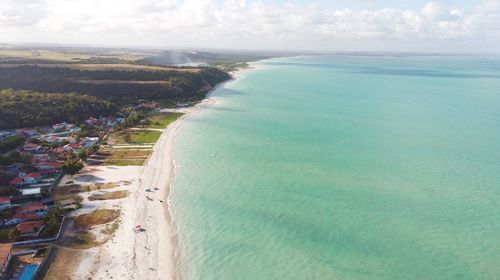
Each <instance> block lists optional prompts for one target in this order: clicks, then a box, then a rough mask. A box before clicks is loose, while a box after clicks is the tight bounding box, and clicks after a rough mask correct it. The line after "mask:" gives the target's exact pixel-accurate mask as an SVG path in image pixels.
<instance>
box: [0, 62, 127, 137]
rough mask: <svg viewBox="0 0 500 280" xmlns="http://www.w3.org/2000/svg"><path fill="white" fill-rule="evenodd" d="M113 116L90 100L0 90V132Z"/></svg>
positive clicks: (111, 111)
mask: <svg viewBox="0 0 500 280" xmlns="http://www.w3.org/2000/svg"><path fill="white" fill-rule="evenodd" d="M0 69H1V68H0ZM0 75H1V74H0ZM22 76H24V75H22ZM0 79H2V78H1V77H0ZM45 83H46V84H50V83H48V82H45ZM116 112H117V107H116V106H114V105H112V104H111V103H109V102H107V101H103V100H100V99H98V98H96V97H93V96H87V95H81V94H75V93H66V94H61V93H39V92H32V91H15V90H12V89H7V90H0V129H8V128H19V127H32V126H37V125H51V124H54V123H57V122H63V121H68V122H81V121H83V120H85V119H87V118H89V117H91V116H100V115H113V114H115V113H116ZM19 141H20V140H19Z"/></svg>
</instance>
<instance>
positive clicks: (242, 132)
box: [172, 56, 500, 280]
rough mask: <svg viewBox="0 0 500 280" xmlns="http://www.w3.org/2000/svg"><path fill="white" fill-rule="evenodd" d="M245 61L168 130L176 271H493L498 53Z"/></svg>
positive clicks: (408, 274)
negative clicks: (247, 66)
mask: <svg viewBox="0 0 500 280" xmlns="http://www.w3.org/2000/svg"><path fill="white" fill-rule="evenodd" d="M257 66H258V67H257V69H254V70H250V71H248V72H246V73H244V74H243V75H242V77H240V78H238V79H237V80H234V81H232V82H229V83H227V84H226V85H225V86H223V87H220V88H219V89H218V90H217V91H216V92H215V94H214V98H215V100H216V103H215V105H213V106H212V107H210V108H209V109H208V110H205V111H203V112H202V113H199V114H196V115H194V116H192V117H191V118H188V119H187V120H186V123H185V124H184V125H183V127H182V128H181V129H180V130H179V132H178V137H177V144H176V150H175V157H176V162H177V170H176V172H177V176H176V179H175V182H174V186H173V191H172V204H173V205H172V207H173V212H174V218H175V220H176V223H177V227H178V230H179V233H180V252H181V255H180V266H179V269H180V272H181V275H182V277H183V279H188V280H189V279H219V280H220V279H497V277H498V275H500V58H498V57H473V56H469V57H458V56H450V57H375V56H330V57H299V58H286V59H271V60H266V61H263V62H260V63H258V65H257Z"/></svg>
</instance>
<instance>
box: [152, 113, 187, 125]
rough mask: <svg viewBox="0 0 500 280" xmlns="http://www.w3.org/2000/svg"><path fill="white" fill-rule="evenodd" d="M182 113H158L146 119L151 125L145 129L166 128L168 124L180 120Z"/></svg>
mask: <svg viewBox="0 0 500 280" xmlns="http://www.w3.org/2000/svg"><path fill="white" fill-rule="evenodd" d="M182 115H184V113H159V114H154V115H152V116H149V117H148V120H150V121H151V124H150V125H148V126H147V128H166V127H167V126H168V125H169V124H171V123H173V122H174V121H175V120H177V119H178V118H180V117H181V116H182Z"/></svg>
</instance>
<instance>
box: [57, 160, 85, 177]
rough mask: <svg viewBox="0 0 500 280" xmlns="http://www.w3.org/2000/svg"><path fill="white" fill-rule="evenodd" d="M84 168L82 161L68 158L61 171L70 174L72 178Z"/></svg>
mask: <svg viewBox="0 0 500 280" xmlns="http://www.w3.org/2000/svg"><path fill="white" fill-rule="evenodd" d="M82 168H83V164H82V163H81V162H80V160H78V159H76V158H68V159H66V161H65V162H64V163H63V164H62V165H61V169H62V171H63V172H64V174H68V175H70V176H73V175H75V174H76V173H78V172H79V171H80V170H82Z"/></svg>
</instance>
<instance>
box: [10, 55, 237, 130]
mask: <svg viewBox="0 0 500 280" xmlns="http://www.w3.org/2000/svg"><path fill="white" fill-rule="evenodd" d="M69 65H71V64H68V65H63V66H64V67H60V65H58V66H57V67H53V66H43V65H42V66H38V65H20V66H8V67H0V88H4V89H5V88H13V89H16V90H32V91H39V92H61V93H71V92H76V93H78V94H86V95H92V96H95V97H98V98H101V99H106V100H108V101H112V102H114V103H115V104H119V105H129V104H134V105H135V104H137V102H138V101H139V100H150V101H160V102H162V103H163V104H172V105H173V104H176V103H179V102H189V101H198V100H201V99H203V98H204V97H205V95H206V93H207V92H208V91H209V90H210V89H211V88H212V87H213V86H215V85H216V84H218V83H220V82H223V81H226V80H228V79H230V78H231V77H230V76H229V74H227V73H225V72H222V71H220V70H218V69H215V68H194V71H185V70H184V69H183V68H178V69H177V68H172V67H168V68H167V67H164V68H162V67H157V68H158V69H164V70H148V66H140V65H136V66H137V67H138V69H137V70H136V69H132V70H124V69H122V68H119V67H118V66H119V65H120V64H117V65H118V66H117V67H114V68H113V67H110V66H109V65H107V66H108V67H107V68H104V69H99V68H97V69H92V68H91V69H92V70H81V69H74V68H71V67H69ZM97 65H99V64H97ZM155 69H156V68H155ZM48 81H50V82H48ZM49 108H53V107H49ZM78 111H80V110H78ZM35 112H36V110H35ZM42 112H43V111H42ZM95 115H99V114H95ZM69 121H72V122H74V120H71V119H69Z"/></svg>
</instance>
